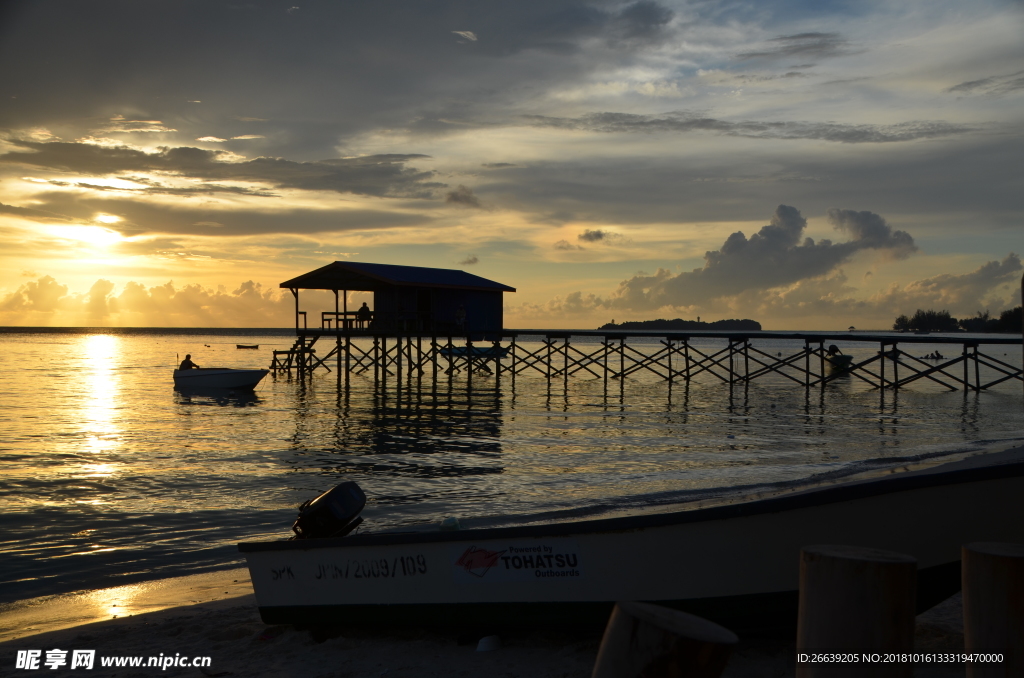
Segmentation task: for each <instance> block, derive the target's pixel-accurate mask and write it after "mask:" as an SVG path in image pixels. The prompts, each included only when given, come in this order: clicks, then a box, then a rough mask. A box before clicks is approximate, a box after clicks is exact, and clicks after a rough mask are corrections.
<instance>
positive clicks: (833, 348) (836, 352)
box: [828, 344, 843, 355]
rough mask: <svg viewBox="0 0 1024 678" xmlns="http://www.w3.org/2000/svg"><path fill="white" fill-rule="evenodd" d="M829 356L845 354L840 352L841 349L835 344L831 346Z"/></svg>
mask: <svg viewBox="0 0 1024 678" xmlns="http://www.w3.org/2000/svg"><path fill="white" fill-rule="evenodd" d="M828 354H829V355H843V352H842V351H840V350H839V347H838V346H836V345H835V344H829V347H828Z"/></svg>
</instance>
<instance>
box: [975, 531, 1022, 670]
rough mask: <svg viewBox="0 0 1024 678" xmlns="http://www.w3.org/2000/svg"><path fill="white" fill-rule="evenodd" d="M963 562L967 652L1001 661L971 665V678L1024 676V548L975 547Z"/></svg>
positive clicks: (982, 544) (1018, 545) (1000, 545)
mask: <svg viewBox="0 0 1024 678" xmlns="http://www.w3.org/2000/svg"><path fill="white" fill-rule="evenodd" d="M961 556H962V560H961V563H962V569H961V582H962V584H963V597H964V649H965V650H966V651H967V652H968V653H975V652H978V653H985V654H989V653H1001V654H1002V655H1003V661H1002V662H999V663H996V662H984V663H982V662H972V663H970V664H968V665H967V676H968V678H996V677H998V678H1010V676H1024V545H1022V544H1000V543H993V542H975V543H972V544H967V545H965V546H964V547H963V549H962V551H961Z"/></svg>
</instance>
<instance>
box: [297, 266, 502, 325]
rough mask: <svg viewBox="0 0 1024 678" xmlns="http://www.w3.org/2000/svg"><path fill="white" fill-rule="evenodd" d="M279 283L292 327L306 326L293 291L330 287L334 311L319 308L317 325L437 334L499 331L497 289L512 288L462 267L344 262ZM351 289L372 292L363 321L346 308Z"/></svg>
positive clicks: (500, 305)
mask: <svg viewBox="0 0 1024 678" xmlns="http://www.w3.org/2000/svg"><path fill="white" fill-rule="evenodd" d="M281 287H282V288H287V289H289V290H291V292H292V295H294V297H295V327H296V329H302V328H305V327H307V322H306V317H305V316H306V312H305V311H300V310H299V290H331V291H333V292H334V299H335V309H334V311H323V312H321V315H320V326H321V328H324V329H331V328H332V327H333V328H337V329H338V330H355V331H359V330H363V331H370V332H375V333H376V332H397V333H414V334H423V335H429V334H433V335H437V336H440V335H444V334H460V335H461V334H466V333H469V332H473V333H477V332H492V331H500V330H501V329H502V328H503V326H504V325H503V316H502V293H504V292H515V291H516V290H515V288H514V287H509V286H508V285H502V284H501V283H497V282H494V281H493V280H488V279H486V278H481V277H480V276H478V275H473V274H472V273H466V272H465V271H456V270H452V269H446V268H426V267H423V266H394V265H391V264H368V263H362V262H348V261H335V262H334V263H331V264H327V265H326V266H323V267H321V268H318V269H316V270H315V271H310V272H309V273H304V274H302V275H300V276H298V277H296V278H292V279H291V280H287V281H285V282H283V283H281ZM351 291H356V292H373V308H372V319H371V320H369V321H368V322H367V321H365V320H361V319H360V317H359V315H358V310H357V309H349V308H348V294H347V293H348V292H351ZM339 292H341V293H342V294H341V299H343V300H344V303H343V304H342V306H341V307H339V297H338V293H339ZM300 316H301V318H302V321H301V327H300Z"/></svg>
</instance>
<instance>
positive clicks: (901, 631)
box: [796, 546, 917, 678]
mask: <svg viewBox="0 0 1024 678" xmlns="http://www.w3.org/2000/svg"><path fill="white" fill-rule="evenodd" d="M916 597H917V561H916V560H915V559H914V558H913V557H911V556H907V555H903V554H902V553H893V552H891V551H882V550H880V549H871V548H860V547H856V546H805V547H804V548H803V549H802V550H801V551H800V605H799V617H798V621H797V632H796V650H797V654H798V655H799V654H801V653H812V652H843V651H849V652H856V653H857V654H858V655H860V654H861V653H864V652H871V653H875V652H877V653H886V652H913V649H914V615H915V603H916ZM913 670H914V666H913V664H911V663H896V664H877V665H872V666H871V670H870V671H869V672H865V667H864V666H863V665H862V664H859V663H845V664H841V663H837V664H818V663H807V662H797V665H796V677H797V678H819V677H823V676H828V677H832V676H836V677H839V676H851V677H852V676H864V675H870V676H873V677H876V676H877V677H878V678H883V677H884V678H889V677H890V676H892V677H896V676H899V677H900V678H909V677H910V676H912V675H913Z"/></svg>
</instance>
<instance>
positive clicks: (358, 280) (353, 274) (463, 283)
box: [281, 261, 516, 292]
mask: <svg viewBox="0 0 1024 678" xmlns="http://www.w3.org/2000/svg"><path fill="white" fill-rule="evenodd" d="M394 285H401V286H409V287H446V288H450V289H465V290H492V291H496V292H515V291H516V289H515V288H514V287H509V286H508V285H502V284H501V283H497V282H494V281H493V280H488V279H487V278H481V277H480V276H478V275H473V274H472V273H466V272H465V271H456V270H453V269H449V268H426V267H424V266H395V265H392V264H367V263H363V262H353V261H335V262H334V263H331V264H327V265H326V266H322V267H321V268H318V269H316V270H315V271H310V272H309V273H303V274H302V275H300V276H298V277H296V278H292V279H291V280H286V281H285V282H283V283H281V287H285V288H296V289H302V290H353V291H357V292H374V291H376V290H379V289H383V288H385V287H391V286H394Z"/></svg>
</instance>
